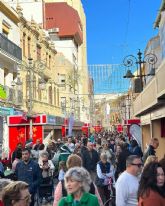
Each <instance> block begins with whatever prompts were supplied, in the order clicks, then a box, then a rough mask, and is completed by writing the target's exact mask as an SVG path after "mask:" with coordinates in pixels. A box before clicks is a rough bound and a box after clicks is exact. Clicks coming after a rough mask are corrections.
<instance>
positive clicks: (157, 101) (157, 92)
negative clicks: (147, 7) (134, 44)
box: [134, 1, 165, 159]
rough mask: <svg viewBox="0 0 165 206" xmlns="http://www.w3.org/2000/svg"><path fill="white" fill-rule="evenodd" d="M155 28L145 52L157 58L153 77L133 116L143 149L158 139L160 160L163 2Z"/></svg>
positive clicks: (164, 141) (164, 90) (163, 137)
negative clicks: (137, 124) (156, 28)
mask: <svg viewBox="0 0 165 206" xmlns="http://www.w3.org/2000/svg"><path fill="white" fill-rule="evenodd" d="M155 26H156V27H158V29H159V34H158V36H157V37H154V38H152V39H151V40H150V41H149V42H148V45H147V47H146V51H145V54H146V55H147V53H149V52H152V53H154V54H155V55H156V56H157V59H158V60H157V63H156V65H155V66H156V67H155V68H154V69H155V75H154V76H153V77H147V80H146V82H147V84H146V86H145V87H144V89H143V91H142V92H141V93H140V94H139V95H138V96H137V98H136V100H135V101H134V114H135V115H136V116H137V117H140V119H141V125H142V141H143V149H145V148H146V144H148V143H149V141H150V138H152V137H156V138H158V139H159V142H160V145H159V148H158V150H157V154H158V157H159V159H160V158H162V157H163V156H164V147H165V106H164V105H165V82H164V76H165V70H164V67H165V55H164V51H165V44H164V42H165V32H164V31H165V30H164V29H165V1H162V5H161V8H160V12H159V14H158V17H157V19H156V24H155ZM146 70H148V68H147V67H146ZM147 72H148V71H147Z"/></svg>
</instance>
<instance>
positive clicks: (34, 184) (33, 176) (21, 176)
mask: <svg viewBox="0 0 165 206" xmlns="http://www.w3.org/2000/svg"><path fill="white" fill-rule="evenodd" d="M15 173H16V176H17V179H18V180H19V181H24V182H26V183H27V184H29V192H30V193H31V194H33V193H35V192H36V190H37V188H38V186H39V184H40V181H41V177H42V175H41V169H40V167H39V165H38V163H36V162H34V161H33V160H30V161H29V162H28V163H27V164H25V163H24V162H23V161H21V162H19V163H18V164H17V166H16V170H15Z"/></svg>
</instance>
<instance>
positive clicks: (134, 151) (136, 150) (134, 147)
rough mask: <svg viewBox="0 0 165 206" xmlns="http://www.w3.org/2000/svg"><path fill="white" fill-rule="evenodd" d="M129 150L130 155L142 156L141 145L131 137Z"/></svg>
mask: <svg viewBox="0 0 165 206" xmlns="http://www.w3.org/2000/svg"><path fill="white" fill-rule="evenodd" d="M129 151H130V153H131V155H138V156H139V157H142V156H143V153H142V150H141V147H140V146H139V145H138V143H137V141H136V140H135V139H133V140H132V141H131V143H130V147H129Z"/></svg>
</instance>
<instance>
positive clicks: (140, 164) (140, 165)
mask: <svg viewBox="0 0 165 206" xmlns="http://www.w3.org/2000/svg"><path fill="white" fill-rule="evenodd" d="M131 165H134V166H137V167H139V168H140V167H142V166H143V164H142V163H137V164H136V163H132V164H131Z"/></svg>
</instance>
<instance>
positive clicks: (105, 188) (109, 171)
mask: <svg viewBox="0 0 165 206" xmlns="http://www.w3.org/2000/svg"><path fill="white" fill-rule="evenodd" d="M113 180H114V167H113V165H112V164H110V163H109V162H108V161H107V155H106V154H105V153H101V155H100V161H99V162H98V163H97V177H96V186H97V187H98V191H99V194H100V196H101V198H102V201H103V203H105V202H107V200H109V198H110V182H111V183H112V182H113ZM105 205H106V206H108V205H109V204H108V203H107V204H105Z"/></svg>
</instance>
